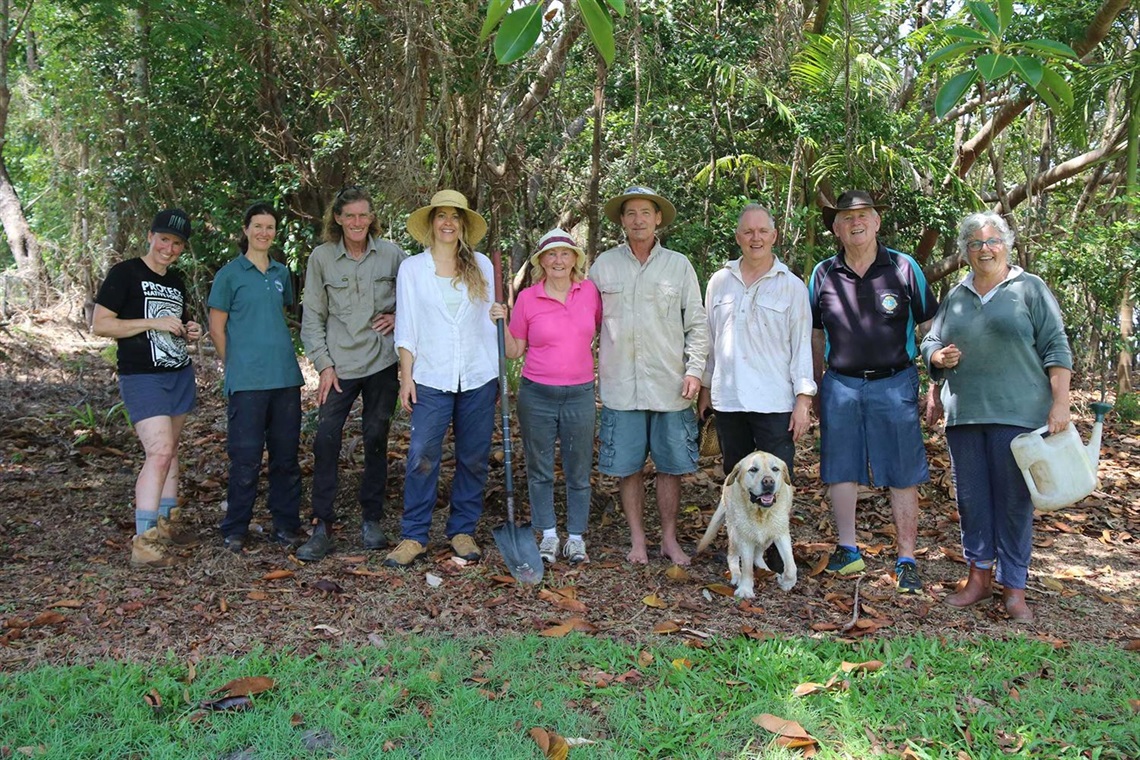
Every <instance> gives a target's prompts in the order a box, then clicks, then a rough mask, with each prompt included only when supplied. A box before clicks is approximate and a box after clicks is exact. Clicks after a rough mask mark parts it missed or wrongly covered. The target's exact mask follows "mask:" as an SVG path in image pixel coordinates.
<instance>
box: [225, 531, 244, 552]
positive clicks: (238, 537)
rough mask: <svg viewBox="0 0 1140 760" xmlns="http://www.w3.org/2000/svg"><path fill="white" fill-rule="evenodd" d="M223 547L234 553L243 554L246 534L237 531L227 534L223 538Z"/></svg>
mask: <svg viewBox="0 0 1140 760" xmlns="http://www.w3.org/2000/svg"><path fill="white" fill-rule="evenodd" d="M222 548H223V549H225V550H226V551H228V552H232V553H234V554H241V550H242V549H244V548H245V534H243V533H235V534H233V535H232V536H226V537H225V538H223V539H222Z"/></svg>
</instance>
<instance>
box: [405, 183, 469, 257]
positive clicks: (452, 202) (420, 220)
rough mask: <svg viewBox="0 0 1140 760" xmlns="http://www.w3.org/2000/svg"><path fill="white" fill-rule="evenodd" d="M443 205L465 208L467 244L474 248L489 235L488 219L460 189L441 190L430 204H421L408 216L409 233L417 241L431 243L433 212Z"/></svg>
mask: <svg viewBox="0 0 1140 760" xmlns="http://www.w3.org/2000/svg"><path fill="white" fill-rule="evenodd" d="M441 206H451V207H452V208H458V209H463V212H464V214H465V216H466V217H467V223H466V224H465V225H464V227H463V237H464V238H465V239H466V241H467V245H469V246H471V247H472V248H474V247H475V246H477V245H478V244H479V241H481V240H482V239H483V238H485V237H486V236H487V220H486V219H484V218H483V217H482V216H481V215H480V214H479V213H478V212H477V211H473V210H472V209H471V207H470V206H469V205H467V197H466V196H464V195H463V193H461V192H459V191H458V190H440V191H439V192H438V193H436V194H435V195H433V196H432V197H431V202H430V203H428V205H426V206H421V207H420V208H418V209H416V210H415V211H413V212H412V213H411V214H410V215H409V216H408V224H407V227H408V234H409V235H411V236H412V237H413V238H415V239H416V241H417V242H419V243H422V244H423V245H429V244H430V243H431V214H432V212H433V211H434V210H435V209H437V208H440V207H441Z"/></svg>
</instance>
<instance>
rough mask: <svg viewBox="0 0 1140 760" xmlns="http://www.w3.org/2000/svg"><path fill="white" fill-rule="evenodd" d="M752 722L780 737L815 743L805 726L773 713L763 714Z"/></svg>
mask: <svg viewBox="0 0 1140 760" xmlns="http://www.w3.org/2000/svg"><path fill="white" fill-rule="evenodd" d="M752 722H753V723H755V724H756V725H758V726H760V727H761V728H763V729H764V730H765V731H769V732H771V733H773V734H776V735H778V736H787V737H791V738H794V739H810V740H811V741H812V742H815V738H814V737H812V735H811V734H809V733H808V732H807V731H805V730H804V727H803V726H801V725H800V724H799V723H796V722H795V721H794V720H788V719H787V718H781V717H779V716H778V715H772V714H771V713H761V714H760V715H757V716H756V717H755V718H753V719H752Z"/></svg>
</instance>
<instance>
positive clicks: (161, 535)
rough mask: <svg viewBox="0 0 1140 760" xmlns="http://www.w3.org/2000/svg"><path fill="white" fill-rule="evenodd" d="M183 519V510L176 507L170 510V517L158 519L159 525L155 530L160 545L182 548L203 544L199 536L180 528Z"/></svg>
mask: <svg viewBox="0 0 1140 760" xmlns="http://www.w3.org/2000/svg"><path fill="white" fill-rule="evenodd" d="M181 517H182V509H181V508H180V507H175V508H174V509H172V510H170V517H161V516H160V517H159V518H158V525H157V526H155V529H156V530H157V531H158V532H157V534H156V538H157V539H158V541H159V542H160V543H163V544H166V545H167V546H182V547H190V546H197V545H198V544H199V543H201V542H200V541H199V540H198V538H197V536H195V535H193V534H192V533H190V532H188V531H185V530H182V529H181V528H179V527H178V523H179V522H180V518H181Z"/></svg>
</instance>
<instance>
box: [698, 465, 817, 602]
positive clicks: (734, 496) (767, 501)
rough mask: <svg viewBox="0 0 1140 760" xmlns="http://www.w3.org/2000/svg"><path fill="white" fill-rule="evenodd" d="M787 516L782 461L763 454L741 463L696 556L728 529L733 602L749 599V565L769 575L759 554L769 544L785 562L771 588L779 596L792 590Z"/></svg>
mask: <svg viewBox="0 0 1140 760" xmlns="http://www.w3.org/2000/svg"><path fill="white" fill-rule="evenodd" d="M791 512H792V486H791V483H789V482H788V468H787V465H785V464H784V460H782V459H780V458H779V457H777V456H775V455H774V454H769V453H768V452H766V451H754V452H752V453H751V454H749V455H748V456H746V457H744V459H741V460H740V462H739V463H738V464H737V465H736V467H734V468H733V469H732V472H731V473H729V475H728V479H727V480H725V481H724V489H723V490H722V491H721V494H720V504H719V505H717V508H716V512H714V513H713V516H712V521H711V522H710V523H709V527H708V530H706V531H705V536H704V538H702V539H701V543H700V545H699V546H698V547H697V552H698V553H700V552H702V551H704V549H705V548H706V547H707V546H708V545H709V544H711V543H712V541H713V539H714V538H715V537H716V534H717V531H719V530H720V526H721V525H722V524H725V525H727V526H728V571H729V573H730V575H731V581H732V585H733V586H736V596H738V597H740V598H741V599H752V598H753V597H755V596H756V592H755V590H754V589H753V586H752V584H753V572H752V568H753V565H755V566H756V567H759V568H761V569H763V570H767V569H768V565H767V564H765V562H764V550H765V549H767V548H768V547H769V546H771V545H772V544H775V545H776V548H777V549H778V550H779V552H780V558H781V559H783V560H784V572H782V573H781V574H779V575H777V576H776V582H777V583H778V584H779V585H780V588H781V589H783V590H784V591H790V590H791V588H792V586H794V585H796V561H795V559H794V558H793V557H792V538H791V535H790V533H789V530H788V518H789V516H790V515H791Z"/></svg>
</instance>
